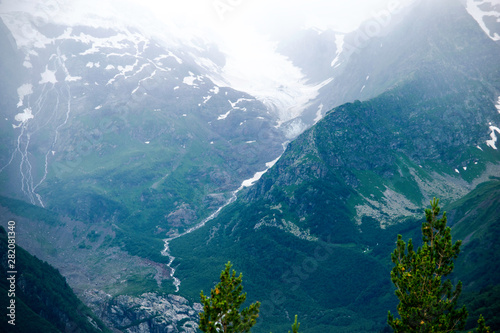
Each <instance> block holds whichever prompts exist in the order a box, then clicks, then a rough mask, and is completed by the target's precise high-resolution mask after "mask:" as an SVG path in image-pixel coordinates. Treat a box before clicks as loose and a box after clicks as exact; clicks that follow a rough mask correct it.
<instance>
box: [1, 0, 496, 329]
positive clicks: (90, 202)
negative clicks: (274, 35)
mask: <svg viewBox="0 0 500 333" xmlns="http://www.w3.org/2000/svg"><path fill="white" fill-rule="evenodd" d="M78 4H79V2H73V3H72V5H69V3H66V2H64V1H62V0H61V1H53V2H52V1H47V2H44V1H41V2H39V3H37V4H36V5H34V4H32V3H30V2H29V1H24V0H23V1H19V2H15V1H6V2H5V3H2V4H0V19H1V20H0V59H1V60H2V61H1V63H0V78H1V79H0V111H1V117H0V225H2V226H3V227H4V228H7V222H8V221H10V220H14V221H16V224H17V229H18V235H17V241H18V243H19V245H20V246H22V247H23V248H24V249H25V250H26V251H27V252H29V253H30V254H31V255H33V256H36V257H37V258H40V259H41V260H43V261H46V262H47V263H48V264H50V265H52V266H54V267H55V268H56V269H57V270H58V271H59V272H60V274H61V275H62V276H63V277H64V279H65V281H66V282H67V284H68V285H69V287H71V290H72V291H73V292H74V293H75V294H76V296H77V297H78V298H79V299H80V300H81V301H83V302H84V303H85V305H86V306H88V308H89V309H90V310H91V311H92V312H93V314H92V315H90V314H89V316H90V317H89V318H91V317H92V316H95V318H98V320H99V321H100V322H99V323H98V326H102V327H104V326H106V327H107V329H109V330H111V331H114V332H129V333H135V332H158V331H169V332H196V331H197V325H198V324H197V323H198V319H199V316H198V313H199V312H200V311H201V310H202V306H201V304H200V297H199V295H200V291H201V290H204V292H206V291H208V290H210V289H211V288H212V287H213V286H214V284H215V283H216V281H217V278H218V276H219V274H220V271H221V270H222V269H223V268H224V264H225V263H227V262H228V261H231V262H232V263H233V264H234V268H235V269H236V270H237V271H239V272H242V273H243V276H244V278H243V282H244V287H245V292H247V296H248V301H247V302H254V301H260V302H261V303H262V306H261V312H260V316H259V319H258V321H257V325H256V326H255V327H254V328H253V329H252V332H257V333H260V332H266V333H267V332H270V331H273V332H281V331H287V330H289V328H290V324H291V323H292V322H293V318H294V315H295V314H298V316H299V321H300V322H301V323H302V325H301V332H302V331H303V332H306V333H307V332H382V331H387V329H388V327H387V311H388V310H391V312H393V313H394V312H395V306H396V301H397V299H396V297H395V296H394V290H393V285H392V284H391V281H390V270H391V261H390V254H391V252H392V251H393V250H394V244H395V241H396V238H397V235H398V234H402V235H403V237H404V238H406V239H407V238H413V239H414V240H415V243H419V242H421V239H420V238H419V237H421V235H420V225H421V222H422V219H423V211H424V209H425V208H427V207H428V205H429V201H430V200H431V199H432V198H434V197H437V198H440V199H441V203H442V207H443V208H444V210H446V211H448V214H449V215H448V216H449V217H448V219H449V224H450V226H451V227H452V235H453V238H454V239H462V240H463V248H462V253H461V254H460V256H459V258H458V260H457V262H456V266H455V267H456V270H455V272H454V273H453V275H452V276H451V279H452V280H453V282H454V283H456V281H458V280H462V281H463V283H464V293H463V300H462V301H463V302H464V303H465V304H466V305H467V307H468V309H469V312H470V314H471V316H470V318H469V322H468V324H467V325H468V326H467V329H472V327H473V326H474V322H475V321H476V320H477V317H478V316H479V314H480V313H482V314H483V315H484V316H485V318H486V320H487V323H488V324H489V325H490V326H491V327H492V328H493V329H495V330H499V329H500V326H499V325H500V323H499V322H498V318H497V316H496V313H497V312H498V311H500V310H499V304H500V301H499V300H498V297H497V296H496V292H497V291H498V288H499V287H498V286H499V283H500V281H499V280H498V276H500V275H499V274H498V272H497V269H496V268H495V267H498V265H497V264H498V262H499V256H498V253H499V252H498V251H497V249H496V248H497V246H496V245H495V244H496V242H495V239H496V237H497V236H498V232H499V229H498V224H499V222H500V211H499V208H498V207H500V202H498V201H499V198H500V196H499V195H498V191H499V188H500V187H499V179H500V178H499V176H500V153H499V151H498V148H499V143H498V137H499V135H500V130H499V127H500V97H499V96H500V63H499V61H498V59H499V56H500V44H499V43H500V42H499V38H498V36H499V35H498V34H499V33H500V30H498V32H497V30H496V29H497V24H496V23H494V22H496V20H497V18H498V17H500V14H498V13H500V9H499V8H498V5H495V4H494V3H493V2H491V1H472V0H468V1H459V0H442V1H430V0H417V1H408V3H405V5H402V4H401V3H399V2H398V4H399V5H398V6H397V7H394V8H393V7H387V8H384V9H382V10H381V11H379V12H378V13H376V14H377V15H374V14H372V16H371V17H369V18H368V19H367V20H366V21H365V22H364V23H362V24H361V25H360V26H359V27H358V28H357V29H356V30H353V31H351V32H341V31H338V30H335V29H332V28H322V29H320V28H318V27H309V28H301V29H300V30H297V31H294V32H293V33H290V34H288V35H286V36H285V37H283V38H281V39H280V40H276V41H274V42H273V43H270V42H269V41H267V40H266V42H265V43H263V44H262V45H260V46H261V47H262V49H261V53H258V52H257V53H256V54H259V55H258V56H257V55H256V56H255V57H256V58H255V62H253V63H252V66H257V65H258V64H257V60H260V61H262V67H263V68H261V69H258V70H257V69H254V70H253V71H252V70H250V68H243V67H242V68H240V69H238V68H237V67H236V65H237V64H239V63H240V61H241V63H242V64H243V63H244V60H245V61H248V57H249V55H250V54H242V53H235V54H232V53H230V52H229V51H228V50H229V49H228V47H227V45H226V46H224V45H223V44H220V45H219V44H217V42H216V39H215V37H214V39H213V40H211V39H210V38H209V37H207V36H209V35H210V34H209V33H208V31H206V32H205V33H204V34H200V35H193V32H192V31H190V30H188V29H184V30H183V29H182V28H180V27H179V26H175V24H174V22H162V21H160V20H158V17H157V16H154V15H152V14H151V13H147V12H144V13H142V12H141V15H142V16H140V15H138V16H137V21H130V20H129V19H127V18H128V16H123V17H122V16H121V15H125V14H124V13H125V10H129V9H130V8H132V9H134V8H135V9H137V10H138V8H139V7H134V6H136V5H130V6H132V7H130V8H128V7H127V6H124V8H123V10H124V12H121V11H120V12H116V13H114V12H112V11H111V12H107V11H106V10H107V9H109V8H111V7H109V8H108V7H103V8H102V12H99V13H93V12H85V11H82V12H76V11H72V10H71V8H72V7H71V6H78ZM89 6H90V5H89ZM110 6H111V5H110ZM74 8H79V7H74ZM89 8H90V7H89ZM396 8H397V9H396ZM132 12H134V10H132ZM63 14H65V15H63ZM129 14H130V13H128V14H127V15H129ZM134 14H137V13H134ZM235 15H236V14H235ZM109 17H113V19H110V18H109ZM227 24H229V23H227ZM374 27H375V28H376V29H375V30H373V31H372V30H370V29H374ZM197 33H198V32H197ZM241 36H242V37H243V36H245V37H248V36H249V35H247V34H243V33H242V35H241ZM250 41H251V39H249V42H250ZM271 44H272V47H271V46H270V45H271ZM258 47H259V46H256V49H257V51H258ZM248 49H249V48H248V46H246V48H245V49H244V50H248ZM269 50H272V52H271V54H268V52H270V51H269ZM237 55H239V56H240V58H238V57H236V56H237ZM264 57H267V58H264ZM266 61H267V62H266ZM27 258H31V257H27ZM27 260H29V261H31V260H34V259H27ZM33 262H34V261H33ZM492 267H493V268H492ZM24 274H28V272H24ZM54 274H55V273H54ZM58 274H59V273H58ZM40 280H41V281H44V278H43V277H40ZM76 296H75V297H76ZM75 302H76V300H75ZM27 306H28V307H30V305H29V304H28V305H27ZM33 309H35V308H33ZM90 310H89V311H90ZM33 311H35V312H36V310H33ZM38 315H39V314H37V316H38ZM33 318H35V317H33ZM92 318H94V317H92ZM36 320H37V321H36V323H43V325H46V323H45V321H44V320H47V318H45V319H43V318H42V319H40V318H38V317H36ZM92 320H94V319H92ZM40 325H42V324H40ZM47 325H48V324H47ZM50 325H53V326H54V327H60V325H61V323H60V322H58V323H51V324H50ZM57 325H59V326H57ZM86 325H87V324H85V325H84V324H82V326H81V327H82V330H83V331H85V332H93V328H91V327H90V326H88V325H87V326H86ZM91 326H92V325H91ZM93 326H94V328H95V325H93ZM47 327H49V326H47ZM83 327H85V328H83ZM50 329H54V328H53V327H52V326H50ZM57 329H60V328H57ZM57 329H55V330H57Z"/></svg>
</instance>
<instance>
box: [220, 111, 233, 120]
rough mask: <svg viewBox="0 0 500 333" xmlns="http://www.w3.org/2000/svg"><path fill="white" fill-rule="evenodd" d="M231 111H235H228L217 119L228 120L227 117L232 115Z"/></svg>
mask: <svg viewBox="0 0 500 333" xmlns="http://www.w3.org/2000/svg"><path fill="white" fill-rule="evenodd" d="M231 111H233V110H229V111H227V112H226V113H225V114H221V115H220V116H219V117H218V118H217V120H222V119H226V118H227V116H229V114H230V113H231Z"/></svg>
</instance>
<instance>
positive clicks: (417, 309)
mask: <svg viewBox="0 0 500 333" xmlns="http://www.w3.org/2000/svg"><path fill="white" fill-rule="evenodd" d="M438 204H439V200H437V199H435V198H434V199H433V200H432V201H431V209H426V210H425V216H426V221H425V222H424V223H423V224H422V235H423V245H422V247H419V248H418V249H417V251H416V252H415V251H414V248H413V244H412V240H411V239H410V240H409V241H408V246H407V247H406V244H405V242H404V241H403V240H402V236H401V235H398V240H397V245H396V249H395V250H394V253H393V254H392V262H393V263H394V264H395V266H394V268H393V269H392V271H391V280H392V282H393V283H394V285H395V286H396V296H397V297H398V298H399V301H400V302H399V305H398V307H397V310H398V313H399V315H400V317H401V318H400V319H396V318H394V316H393V315H392V314H391V312H390V311H389V314H388V323H389V325H390V326H391V327H392V328H393V329H394V331H395V332H454V331H455V330H461V329H463V328H464V326H465V322H466V319H467V315H468V313H467V310H466V308H465V306H463V307H462V308H460V309H456V308H455V307H456V305H457V301H458V297H459V296H460V293H461V291H462V283H461V282H460V281H459V282H458V284H457V286H456V288H455V289H454V288H453V285H452V283H451V281H450V280H449V279H447V280H445V281H443V278H444V277H446V276H447V275H448V274H450V273H451V272H452V271H453V265H454V264H453V261H454V259H456V258H457V256H458V254H459V252H460V245H461V241H457V242H455V244H452V241H451V229H450V227H447V226H446V222H447V220H446V212H445V213H444V214H443V216H442V217H441V218H438V216H439V211H440V207H439V206H438Z"/></svg>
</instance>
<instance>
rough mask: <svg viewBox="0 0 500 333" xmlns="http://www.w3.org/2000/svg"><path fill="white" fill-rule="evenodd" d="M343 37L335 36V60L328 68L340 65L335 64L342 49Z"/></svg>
mask: <svg viewBox="0 0 500 333" xmlns="http://www.w3.org/2000/svg"><path fill="white" fill-rule="evenodd" d="M344 37H345V36H344V35H335V45H336V46H337V53H336V54H335V59H333V60H332V63H331V64H330V66H332V67H334V66H335V65H336V66H335V67H338V66H339V65H340V63H339V64H337V62H338V61H339V57H340V53H341V52H342V50H343V49H344Z"/></svg>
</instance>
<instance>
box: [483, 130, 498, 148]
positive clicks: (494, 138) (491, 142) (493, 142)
mask: <svg viewBox="0 0 500 333" xmlns="http://www.w3.org/2000/svg"><path fill="white" fill-rule="evenodd" d="M490 130H491V133H490V137H491V140H486V144H487V145H488V146H490V147H491V148H493V149H495V150H496V149H497V146H496V142H497V136H496V135H495V132H498V134H500V128H498V127H496V126H490Z"/></svg>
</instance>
